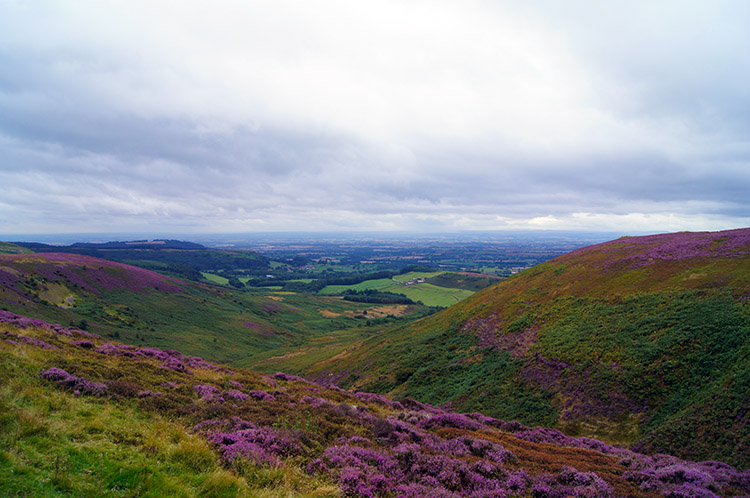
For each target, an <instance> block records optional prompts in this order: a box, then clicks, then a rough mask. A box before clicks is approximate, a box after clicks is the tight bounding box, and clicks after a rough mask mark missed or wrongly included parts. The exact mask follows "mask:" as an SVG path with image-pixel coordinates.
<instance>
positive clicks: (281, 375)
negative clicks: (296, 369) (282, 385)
mask: <svg viewBox="0 0 750 498" xmlns="http://www.w3.org/2000/svg"><path fill="white" fill-rule="evenodd" d="M273 378H274V379H276V380H284V381H287V382H291V381H295V380H296V381H301V382H305V383H307V382H308V381H307V380H305V379H303V378H302V377H298V376H296V375H291V374H288V373H284V372H276V373H275V374H273Z"/></svg>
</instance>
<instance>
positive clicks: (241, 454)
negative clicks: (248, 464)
mask: <svg viewBox="0 0 750 498" xmlns="http://www.w3.org/2000/svg"><path fill="white" fill-rule="evenodd" d="M217 425H219V426H220V425H221V424H217ZM233 425H234V426H235V427H238V426H239V427H242V426H241V425H240V424H238V423H237V422H235V423H234V424H233ZM247 425H248V426H246V427H244V428H235V429H232V430H229V431H216V432H209V434H208V440H209V441H210V442H211V443H213V444H214V445H216V448H217V449H218V450H219V453H221V455H222V458H223V459H224V461H225V462H227V463H228V464H232V463H234V461H235V460H236V459H238V458H246V459H248V460H250V461H252V462H254V463H256V464H260V465H270V466H274V467H279V466H282V465H283V461H282V460H281V457H290V456H294V455H299V454H301V453H302V452H303V446H302V444H301V443H300V442H299V440H297V438H295V437H294V436H293V435H292V434H291V433H290V432H289V431H282V430H277V429H273V428H270V427H255V426H253V425H252V424H249V423H248V424H247ZM208 427H209V426H208V425H203V426H201V427H198V426H196V428H197V430H203V431H205V430H206V429H207V428H208Z"/></svg>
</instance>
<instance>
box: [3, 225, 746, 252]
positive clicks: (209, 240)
mask: <svg viewBox="0 0 750 498" xmlns="http://www.w3.org/2000/svg"><path fill="white" fill-rule="evenodd" d="M742 228H747V227H736V228H729V229H726V230H736V229H742ZM716 231H725V230H679V231H678V232H716ZM661 233H675V232H660V231H634V232H623V231H615V230H610V231H603V230H554V229H546V230H545V229H526V230H462V231H435V232H418V231H409V230H400V231H399V230H392V231H372V230H370V231H365V230H362V231H355V230H349V231H275V232H238V233H230V232H216V233H193V234H189V233H158V232H153V233H146V232H88V233H86V232H82V233H46V234H42V233H37V234H0V241H2V242H9V243H13V242H24V243H43V244H49V245H60V246H64V245H70V244H74V243H105V242H132V241H139V240H143V241H153V240H179V241H185V242H194V243H200V244H203V245H207V246H208V247H211V246H219V245H227V244H231V243H232V242H234V243H241V242H253V241H260V240H263V239H268V240H279V239H282V240H290V241H291V240H301V241H303V240H311V239H312V240H325V239H330V240H351V239H363V238H365V239H373V240H409V239H414V240H435V239H449V240H450V239H456V240H466V239H481V238H485V239H487V240H488V241H493V240H499V239H502V238H509V237H511V238H522V239H523V238H526V239H528V238H542V239H544V238H547V239H549V238H555V237H563V236H567V237H576V236H579V237H581V238H582V239H584V240H585V241H592V240H596V241H602V242H603V241H607V240H614V239H616V238H619V237H624V236H643V235H655V234H661Z"/></svg>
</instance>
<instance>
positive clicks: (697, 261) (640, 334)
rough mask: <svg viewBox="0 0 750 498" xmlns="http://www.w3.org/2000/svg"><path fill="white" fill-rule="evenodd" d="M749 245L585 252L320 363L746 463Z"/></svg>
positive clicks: (510, 415) (357, 379) (457, 399)
mask: <svg viewBox="0 0 750 498" xmlns="http://www.w3.org/2000/svg"><path fill="white" fill-rule="evenodd" d="M749 253H750V230H741V231H733V232H721V233H714V234H673V235H665V236H652V237H636V238H625V239H619V240H617V241H613V242H611V243H607V244H600V245H598V246H592V247H589V248H584V249H580V250H578V251H574V252H573V253H570V254H568V255H565V256H562V257H559V258H556V259H554V260H552V261H550V262H547V263H544V264H542V265H539V266H537V267H534V268H532V269H530V270H527V271H524V272H522V273H521V274H519V275H517V276H516V277H514V278H511V279H509V280H508V281H505V282H502V283H500V284H498V285H496V286H494V287H491V288H489V289H487V290H485V291H482V292H479V293H477V294H475V295H474V296H472V297H471V298H469V299H467V300H465V301H463V302H461V303H459V304H457V305H456V306H454V307H452V308H450V309H448V310H446V311H445V312H442V313H439V314H437V315H433V316H431V317H428V318H425V319H423V320H421V321H420V322H417V323H415V324H410V325H405V326H403V327H400V328H396V329H392V330H388V331H383V332H382V333H381V334H379V335H378V336H376V337H373V338H371V339H369V340H367V341H365V342H364V343H363V345H362V346H361V347H359V348H354V349H349V350H347V351H345V352H343V353H342V354H339V356H338V357H336V358H334V359H332V360H327V361H325V360H324V361H321V362H319V363H318V364H316V365H315V366H313V367H311V368H309V370H308V371H309V372H310V373H312V374H318V375H320V374H321V373H322V372H328V371H333V372H334V373H335V375H336V376H340V375H342V374H343V375H344V377H343V384H344V385H356V386H359V387H361V388H363V389H366V390H374V391H377V392H385V393H387V392H390V393H392V394H396V395H399V394H405V395H410V396H414V397H418V398H419V399H423V400H425V401H429V402H433V403H445V402H451V403H453V406H454V407H457V408H459V409H461V410H465V411H470V410H480V411H484V412H487V413H490V414H492V415H494V416H498V417H500V418H505V419H518V420H521V421H524V422H526V423H532V424H545V425H546V424H557V425H558V426H559V427H563V428H565V429H566V430H568V431H571V432H573V433H578V434H588V435H597V436H599V437H603V438H605V439H608V440H612V441H619V442H623V443H633V442H635V441H637V442H638V444H639V445H641V447H644V448H647V449H652V450H664V451H671V452H676V453H679V454H682V455H690V456H692V457H693V458H723V459H725V460H728V461H733V462H735V463H737V464H741V465H745V466H746V465H748V463H750V456H748V455H750V424H748V421H749V419H748V417H750V413H749V412H748V411H747V406H748V404H749V403H750V320H749V317H748V315H749V312H750V310H749V307H748V300H747V298H748V289H750V257H749V256H748V254H749Z"/></svg>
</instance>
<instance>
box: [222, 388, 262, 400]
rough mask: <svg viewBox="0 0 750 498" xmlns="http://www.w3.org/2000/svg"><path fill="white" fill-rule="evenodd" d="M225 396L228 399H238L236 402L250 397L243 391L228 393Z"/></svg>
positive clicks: (233, 390) (234, 390) (235, 390)
mask: <svg viewBox="0 0 750 498" xmlns="http://www.w3.org/2000/svg"><path fill="white" fill-rule="evenodd" d="M224 396H226V397H227V398H230V399H236V400H243V399H248V398H249V397H250V396H249V395H248V394H245V393H243V392H242V391H238V390H237V389H232V390H230V391H226V392H225V393H224ZM269 396H270V395H269ZM271 398H273V396H271Z"/></svg>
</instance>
